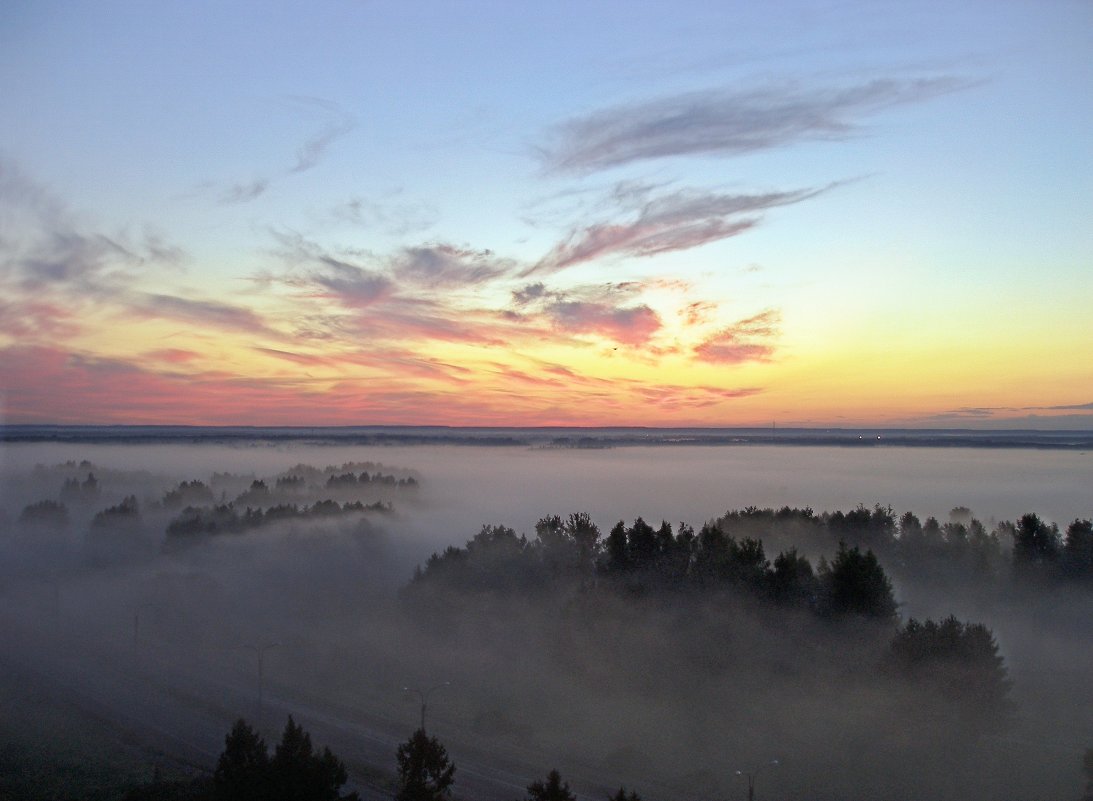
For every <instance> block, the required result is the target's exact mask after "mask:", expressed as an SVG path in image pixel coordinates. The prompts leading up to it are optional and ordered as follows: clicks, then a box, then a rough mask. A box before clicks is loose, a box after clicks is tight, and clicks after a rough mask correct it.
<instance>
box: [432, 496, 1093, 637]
mask: <svg viewBox="0 0 1093 801" xmlns="http://www.w3.org/2000/svg"><path fill="white" fill-rule="evenodd" d="M951 518H952V519H951V520H950V521H949V522H947V523H945V524H940V523H939V522H938V521H937V520H936V519H935V518H933V517H930V518H927V520H926V522H925V524H923V523H922V522H921V521H920V520H919V518H918V517H917V516H915V515H914V514H913V513H911V512H907V513H906V514H904V515H903V516H902V517H900V518H899V519H898V520H897V519H896V517H895V515H894V514H893V513H892V510H891V508H885V507H882V506H879V505H878V506H875V507H873V509H868V508H866V507H864V506H859V507H858V508H857V509H854V510H852V511H850V512H842V511H836V512H824V513H822V514H816V513H815V512H813V510H812V509H810V508H805V509H796V508H790V507H783V508H781V509H777V510H775V509H770V508H766V509H759V508H756V507H747V508H745V509H742V510H736V511H729V512H727V513H726V514H725V515H724V516H722V517H720V518H718V519H716V520H713V521H710V522H708V523H706V524H705V525H704V526H703V527H702V528H701V529H700V530H699V531H698V532H697V533H696V532H695V530H694V529H693V528H692V527H691V526H689V525H687V524H686V523H681V524H680V525H679V526H678V528H675V529H674V528H673V527H672V525H671V524H670V523H668V522H667V521H663V522H661V524H660V525H659V526H658V527H656V528H654V527H653V526H651V525H650V524H649V523H647V522H646V521H645V520H643V519H642V518H640V517H639V518H638V519H637V520H635V521H634V523H633V524H632V525H630V526H627V525H626V524H625V523H624V522H623V521H621V520H620V521H619V522H618V523H617V524H615V526H614V527H613V528H612V529H611V531H610V532H609V533H608V534H607V536H606V537H605V536H602V535H601V532H600V530H599V528H598V527H597V526H596V525H595V524H594V523H593V522H592V521H591V520H590V518H589V517H588V515H587V514H571V515H569V517H568V518H566V519H564V520H563V519H562V518H561V517H560V516H557V515H555V516H551V517H545V518H543V519H541V520H540V521H539V522H538V523H537V524H536V526H535V538H534V539H528V537H527V536H526V535H522V534H521V535H517V534H516V532H515V531H514V530H513V529H511V528H509V527H507V526H500V525H487V526H483V527H482V530H481V531H480V532H479V533H478V534H477V535H476V536H475V537H474V538H473V539H471V540H470V541H469V542H468V543H467V545H466V547H464V548H457V547H454V546H453V547H449V548H447V549H446V550H444V551H443V552H442V553H439V554H433V556H432V557H430V558H429V560H428V561H427V562H426V564H425V566H424V569H420V568H419V569H418V570H417V572H416V574H415V576H414V582H415V583H422V582H438V583H450V584H453V585H457V586H459V587H460V588H463V589H468V590H474V589H478V590H483V589H517V588H524V589H529V588H534V587H540V586H543V585H545V584H547V583H550V582H554V581H557V580H559V579H562V578H565V577H569V578H575V579H579V580H581V581H593V580H605V579H610V580H616V581H617V582H619V583H620V584H621V585H622V586H625V587H627V588H629V589H630V590H633V591H643V590H654V589H656V590H665V589H668V590H688V589H696V588H703V587H710V586H713V585H722V586H732V587H735V588H740V589H744V590H746V591H748V592H749V593H751V594H753V595H756V596H759V597H762V598H766V599H769V600H771V601H774V602H776V603H779V604H793V605H800V606H807V607H809V608H812V609H813V610H814V611H817V612H820V613H824V614H839V613H843V612H847V611H853V612H860V613H864V614H868V615H871V616H875V617H889V616H891V615H893V614H894V613H895V606H894V602H893V601H892V600H891V584H890V582H889V581H888V578H887V576H886V575H884V571H883V569H881V567H880V562H879V559H884V560H885V562H886V563H889V564H894V565H896V566H897V570H899V571H907V570H930V569H935V568H939V567H940V568H942V569H943V570H945V571H954V570H955V571H963V572H970V573H975V574H979V575H981V576H988V577H999V578H1004V577H1005V574H1006V573H1007V572H1008V573H1010V574H1011V575H1017V576H1021V577H1026V576H1037V577H1041V578H1045V579H1074V580H1085V581H1090V580H1093V523H1091V522H1090V521H1089V520H1075V521H1074V522H1072V523H1071V524H1070V525H1069V526H1068V527H1067V530H1066V535H1065V537H1063V536H1062V535H1061V534H1060V532H1059V529H1058V527H1057V526H1056V525H1054V524H1048V523H1045V522H1044V521H1043V520H1041V519H1040V517H1039V516H1037V515H1035V514H1032V513H1030V514H1026V515H1023V516H1022V517H1021V518H1020V520H1018V521H1017V523H1016V524H1014V523H1009V522H1002V523H999V524H997V526H995V528H994V530H992V531H989V532H988V531H987V529H986V528H985V527H984V526H983V524H982V523H981V522H980V521H979V520H977V519H975V518H974V517H972V516H971V514H970V512H969V511H968V510H967V509H964V508H957V509H954V510H953V512H952V514H951ZM764 540H767V541H770V540H774V541H779V542H783V543H785V542H792V543H800V544H802V545H806V544H807V545H809V546H812V547H814V548H818V549H820V550H827V549H832V548H833V549H835V550H836V552H835V555H834V556H833V558H832V560H831V561H830V562H828V561H827V560H826V559H824V558H823V557H821V559H820V561H819V564H818V565H817V566H816V567H815V568H814V567H813V565H812V563H811V562H810V561H809V560H808V559H807V558H805V557H804V556H802V555H801V554H800V553H799V552H798V549H797V546H796V545H794V546H791V547H787V548H786V549H785V550H782V551H780V552H779V553H778V555H777V556H776V557H775V558H774V560H773V562H772V561H771V560H769V559H768V557H767V553H766V550H765V547H764ZM1007 565H1009V566H1010V567H1012V570H1011V571H1005V570H1003V568H1004V567H1006V566H1007Z"/></svg>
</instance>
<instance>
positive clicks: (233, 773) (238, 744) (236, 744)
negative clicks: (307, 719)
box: [213, 718, 269, 801]
mask: <svg viewBox="0 0 1093 801" xmlns="http://www.w3.org/2000/svg"><path fill="white" fill-rule="evenodd" d="M268 783H269V753H268V752H267V751H266V742H265V740H263V739H262V737H261V736H260V735H259V734H258V733H257V732H256V731H255V730H254V729H252V728H251V727H250V726H249V725H247V722H246V721H245V720H243V719H242V718H240V719H239V720H237V721H236V722H235V725H234V726H232V730H231V731H230V732H229V733H228V736H227V737H225V738H224V753H222V754H221V755H220V759H219V760H218V761H217V763H216V771H215V772H214V773H213V790H214V794H215V796H216V798H217V799H218V801H265V799H266V797H267V792H268Z"/></svg>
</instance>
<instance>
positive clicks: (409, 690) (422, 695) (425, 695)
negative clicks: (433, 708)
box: [402, 681, 451, 731]
mask: <svg viewBox="0 0 1093 801" xmlns="http://www.w3.org/2000/svg"><path fill="white" fill-rule="evenodd" d="M450 684H451V682H450V681H446V682H444V683H443V684H438V685H436V686H435V687H430V688H429V689H428V690H426V691H425V692H422V691H421V690H418V689H416V688H414V687H403V688H402V691H403V692H404V693H417V694H418V696H419V697H420V698H421V730H422V731H425V705H426V704H427V703H428V702H429V696H430V695H431V694H432V693H433V691H434V690H439V689H440V688H441V687H447V686H449V685H450Z"/></svg>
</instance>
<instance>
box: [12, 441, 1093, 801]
mask: <svg viewBox="0 0 1093 801" xmlns="http://www.w3.org/2000/svg"><path fill="white" fill-rule="evenodd" d="M3 457H4V461H2V462H0V488H2V494H0V637H2V640H3V643H4V646H3V648H2V649H0V666H2V669H0V708H2V709H3V714H2V715H0V797H3V798H7V797H8V796H9V795H10V796H11V797H12V798H43V799H44V798H57V799H66V798H96V799H114V798H117V799H121V798H126V799H130V801H140V799H152V798H157V799H166V798H178V799H181V798H192V799H197V798H217V799H222V798H236V797H239V798H242V797H270V798H273V797H274V796H273V795H269V793H271V792H273V791H269V792H267V793H266V795H265V796H263V795H262V794H259V795H258V796H254V795H253V793H254V792H255V791H254V789H253V786H251V788H250V790H247V792H251V793H252V795H249V796H248V795H246V794H245V793H244V794H243V795H239V794H236V795H232V793H235V792H236V790H230V791H229V789H225V788H226V787H228V784H227V783H230V782H228V779H225V778H224V777H225V776H226V775H227V774H226V773H225V769H224V768H223V765H224V764H228V763H230V762H231V759H236V760H237V761H238V762H239V764H243V763H246V764H248V765H251V768H248V770H252V773H248V774H246V775H247V776H257V777H261V776H266V775H267V774H266V773H262V771H267V772H269V771H273V772H274V773H275V772H276V771H277V770H280V771H282V774H277V775H287V774H284V773H283V772H284V771H290V770H292V769H295V768H292V767H291V764H294V763H292V760H291V758H290V756H286V754H288V755H291V754H296V755H297V757H298V759H297V763H298V764H299V765H304V766H305V767H306V770H310V771H312V774H314V775H322V776H324V777H326V778H325V779H323V781H325V782H326V790H324V793H326V794H325V795H324V794H317V795H306V793H305V794H304V795H300V797H305V796H306V797H315V798H339V797H348V796H341V795H339V793H344V794H351V793H356V794H357V795H358V796H359V797H360V798H364V799H373V798H375V799H379V798H395V797H396V796H397V797H399V798H418V797H420V798H432V797H436V796H435V795H428V794H427V792H426V791H425V790H422V789H421V788H418V790H413V791H412V792H411V790H408V789H407V786H408V785H407V781H408V780H407V775H408V773H407V771H410V770H411V769H410V768H408V767H407V765H409V764H410V762H411V761H412V759H411V757H412V755H413V754H420V753H425V752H427V751H428V749H429V748H430V747H434V746H436V747H439V745H440V744H442V745H443V748H444V749H446V750H445V752H444V753H445V755H446V758H447V759H449V760H450V764H451V765H454V768H455V770H454V773H452V774H449V775H448V782H449V785H450V790H451V792H452V793H453V797H455V798H464V799H506V800H507V801H511V799H514V798H523V797H525V796H526V797H528V798H531V799H534V800H535V801H540V799H544V800H545V799H554V798H558V799H566V798H580V799H582V800H583V799H606V798H612V799H615V798H618V799H622V801H637V799H639V798H640V799H645V800H646V801H659V800H663V801H669V800H671V799H680V800H681V801H686V800H687V799H694V800H695V801H698V800H699V799H708V800H710V801H713V799H737V798H739V799H742V798H761V799H768V798H769V799H800V800H801V801H804V800H805V799H831V800H832V801H834V799H888V798H891V799H913V798H920V799H954V800H955V799H970V800H973V801H974V800H975V799H1015V800H1016V799H1045V801H1046V800H1048V799H1078V798H1080V797H1081V795H1082V792H1083V788H1085V787H1086V784H1085V782H1086V781H1087V780H1089V781H1093V775H1088V776H1087V775H1086V773H1083V758H1084V759H1085V761H1086V766H1085V768H1084V770H1085V771H1087V772H1090V771H1093V757H1090V756H1089V755H1088V753H1089V752H1087V749H1093V714H1091V711H1093V687H1091V686H1090V683H1089V680H1088V678H1089V676H1090V675H1091V674H1093V637H1091V636H1090V633H1091V629H1090V613H1091V611H1093V523H1091V521H1090V517H1091V511H1093V510H1091V508H1090V506H1089V503H1090V496H1089V493H1088V487H1089V486H1090V484H1089V479H1090V470H1089V465H1088V458H1087V457H1086V455H1085V454H1084V453H1077V452H1067V453H1052V454H1044V453H1040V452H1031V451H1024V450H1020V449H1012V450H1004V451H999V450H992V451H989V452H988V451H986V450H976V449H974V448H962V449H944V450H943V449H935V448H922V449H917V450H913V449H900V448H894V449H876V450H873V451H870V452H868V453H862V452H858V451H851V450H845V449H840V448H833V447H832V448H824V447H797V446H782V447H731V446H725V447H713V448H687V447H650V448H642V447H619V448H606V449H602V450H596V451H592V452H579V451H577V450H567V449H563V450H536V449H533V448H524V447H509V448H504V447H482V446H472V445H429V446H407V447H353V446H348V445H337V446H334V445H324V444H316V443H309V442H278V443H271V442H263V441H260V440H255V441H251V442H239V443H233V444H230V445H224V444H215V445H214V444H201V443H197V444H177V443H174V444H169V445H168V444H156V443H146V442H145V443H139V444H124V443H111V444H88V443H82V444H81V443H19V444H14V445H8V446H6V448H5V451H4V452H3ZM772 477H776V478H772ZM1000 477H1005V478H1004V479H1003V478H1000ZM848 494H850V495H853V496H854V500H850V499H849V498H848ZM286 721H288V722H287V723H286ZM426 732H427V735H426ZM419 735H420V736H419ZM311 738H313V740H314V754H312V747H313V746H312V739H311ZM267 746H268V755H267ZM305 746H306V747H305ZM324 749H326V750H324ZM415 749H417V750H415ZM301 754H302V756H300V755H301ZM434 756H435V755H434ZM225 760H228V762H227V763H226V762H225ZM309 760H310V761H309ZM255 764H257V765H259V767H260V769H259V768H254V767H253V766H254V765H255ZM286 765H288V766H289V767H286ZM307 766H310V767H307ZM300 770H301V771H304V770H305V768H300ZM253 771H257V772H253ZM229 772H230V771H229ZM274 773H270V774H269V775H274ZM241 775H242V774H241ZM267 780H268V779H260V778H255V779H253V780H252V779H248V780H247V782H250V784H251V785H254V783H255V782H259V783H260V782H261V781H267ZM226 782H227V783H226ZM247 782H244V784H246V783H247ZM280 784H281V785H283V784H285V782H284V781H282V782H280ZM240 786H242V785H240ZM254 786H257V785H254ZM279 786H280V785H279ZM620 787H624V788H625V789H624V790H623V789H619V788H620ZM267 790H268V788H267ZM238 792H243V791H242V790H240V791H238ZM301 792H303V791H301ZM414 792H418V793H419V795H417V796H415V795H413V793H414ZM285 797H286V798H288V797H290V796H285ZM292 797H295V796H292Z"/></svg>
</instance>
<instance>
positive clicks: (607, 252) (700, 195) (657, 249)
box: [521, 187, 830, 277]
mask: <svg viewBox="0 0 1093 801" xmlns="http://www.w3.org/2000/svg"><path fill="white" fill-rule="evenodd" d="M829 188H830V187H823V188H820V189H799V190H793V191H788V192H768V193H765V194H759V195H725V194H716V193H712V192H703V191H698V190H678V191H675V192H671V193H669V194H666V195H662V196H660V197H655V198H652V199H646V200H644V202H642V203H641V205H640V206H639V207H638V209H637V211H638V215H637V218H636V219H633V220H631V221H628V222H609V223H608V222H605V223H596V224H594V225H590V226H588V227H586V228H583V229H580V230H577V231H574V232H573V233H572V234H571V235H570V236H569V238H568V239H567V240H566V241H565V242H560V243H559V244H557V245H556V246H555V247H554V248H553V249H552V250H551V251H550V253H548V254H547V255H546V256H545V257H543V258H542V259H541V260H540V261H539V262H538V263H537V264H535V265H533V266H531V267H529V268H527V269H526V270H524V271H523V273H521V276H522V277H527V276H530V275H534V274H537V273H552V272H556V271H558V270H563V269H565V268H566V267H571V266H573V265H575V264H580V263H583V262H587V261H591V260H593V259H597V258H601V257H604V256H611V255H623V256H652V255H655V254H658V253H667V252H670V251H675V250H687V249H689V248H693V247H698V246H699V245H704V244H707V243H709V242H715V241H717V240H720V239H725V238H727V237H730V236H735V235H736V234H739V233H741V232H743V231H746V230H748V229H749V228H752V227H754V226H755V225H757V224H758V223H759V219H760V217H759V215H760V213H761V212H763V211H765V210H767V209H771V208H775V207H777V206H786V205H789V204H791V203H799V202H801V201H802V200H807V199H809V198H812V197H815V196H816V195H818V194H820V193H821V192H824V191H826V190H827V189H829Z"/></svg>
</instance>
